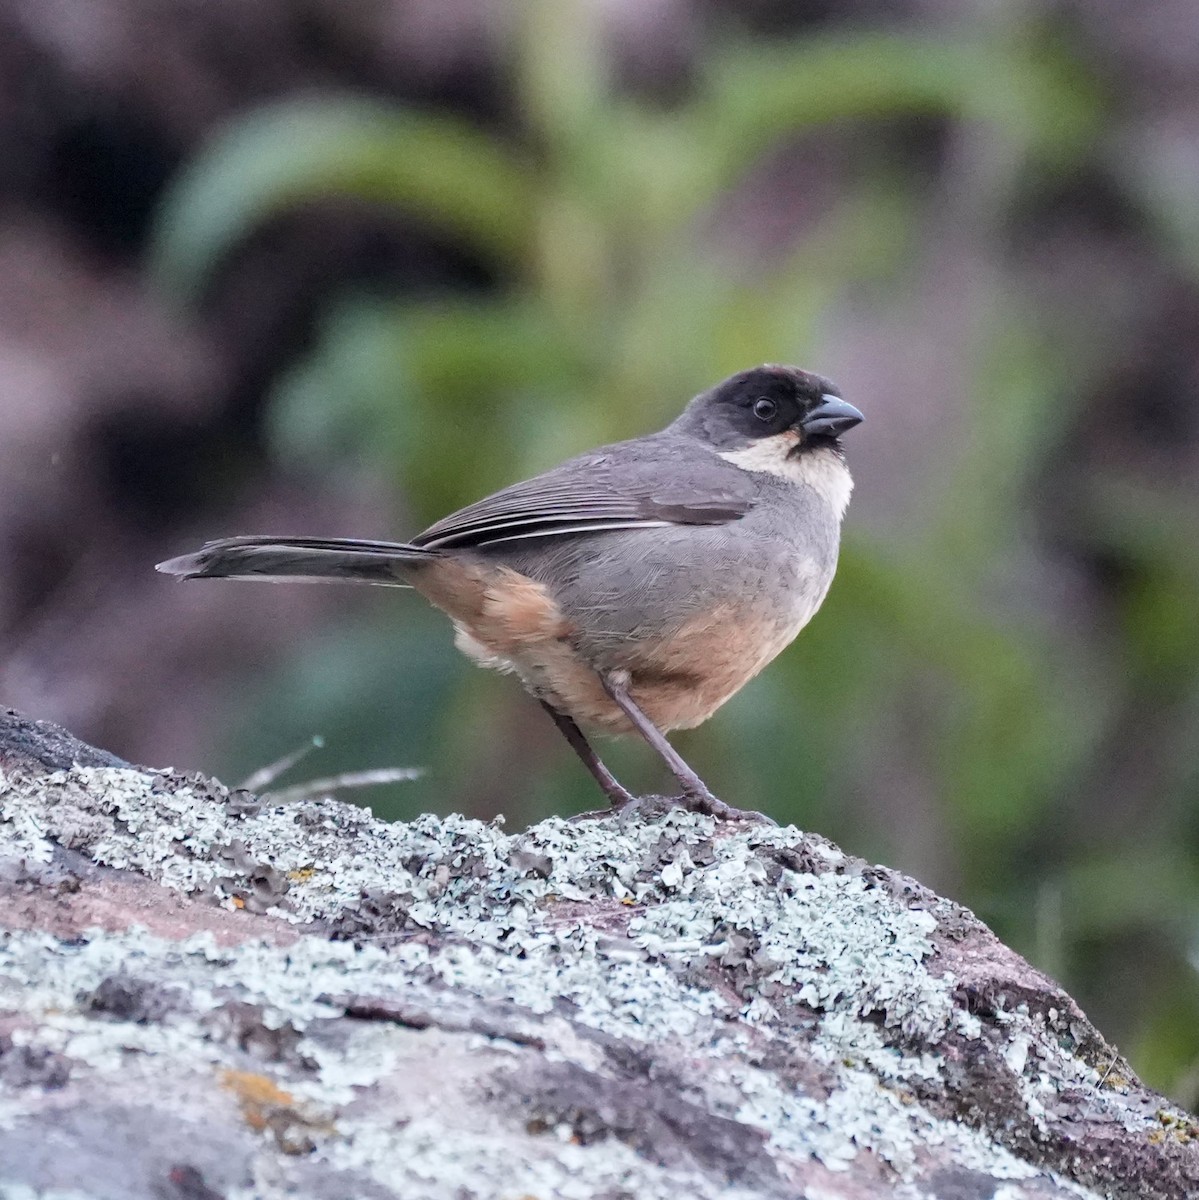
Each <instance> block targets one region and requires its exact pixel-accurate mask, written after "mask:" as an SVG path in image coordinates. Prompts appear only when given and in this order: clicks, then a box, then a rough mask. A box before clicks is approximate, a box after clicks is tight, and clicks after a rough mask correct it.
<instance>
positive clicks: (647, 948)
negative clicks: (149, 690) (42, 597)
mask: <svg viewBox="0 0 1199 1200" xmlns="http://www.w3.org/2000/svg"><path fill="white" fill-rule="evenodd" d="M0 763H5V760H4V759H3V757H0ZM55 766H57V769H54V768H55ZM0 891H2V892H3V896H2V899H3V902H4V911H5V912H6V913H7V917H0V928H2V929H3V931H2V932H0V1196H5V1197H6V1198H7V1197H8V1196H11V1195H18V1194H20V1195H24V1194H26V1193H28V1194H30V1195H49V1194H51V1193H53V1192H54V1189H58V1190H59V1191H63V1192H64V1193H65V1192H69V1191H71V1190H72V1189H74V1190H75V1191H76V1192H78V1194H80V1195H86V1196H89V1197H107V1196H110V1195H111V1196H117V1195H120V1196H122V1197H124V1196H135V1197H136V1196H142V1195H144V1196H147V1197H150V1196H153V1197H160V1196H163V1195H165V1196H168V1197H169V1196H176V1195H177V1196H179V1197H184V1196H201V1197H203V1196H208V1195H214V1196H222V1197H235V1196H236V1197H246V1198H249V1197H259V1196H261V1197H267V1196H274V1195H280V1194H283V1193H284V1192H285V1191H286V1190H287V1189H291V1190H292V1192H293V1193H295V1194H302V1195H313V1196H323V1195H330V1196H332V1195H338V1196H346V1195H355V1196H379V1197H387V1196H412V1195H420V1196H429V1197H443V1196H444V1197H447V1198H448V1197H458V1196H463V1195H479V1196H492V1195H495V1196H508V1195H511V1196H513V1197H515V1196H521V1195H545V1196H551V1195H552V1196H563V1197H571V1196H579V1197H584V1196H586V1197H591V1196H598V1195H611V1196H617V1195H636V1196H638V1197H659V1196H660V1197H664V1198H665V1197H675V1196H688V1197H692V1196H694V1197H707V1196H711V1197H717V1196H720V1197H739V1196H740V1197H746V1198H748V1197H764V1196H780V1197H781V1196H805V1197H807V1198H808V1200H835V1198H840V1197H844V1198H849V1197H857V1196H869V1197H878V1196H893V1197H896V1198H899V1197H903V1198H904V1200H918V1198H921V1197H938V1196H942V1195H943V1196H946V1197H948V1196H953V1197H964V1198H973V1197H978V1198H979V1200H982V1198H984V1197H988V1198H991V1200H994V1198H995V1197H1003V1198H1004V1200H1024V1198H1028V1200H1031V1198H1034V1197H1067V1196H1072V1197H1100V1196H1127V1197H1130V1198H1131V1197H1133V1196H1135V1197H1138V1198H1140V1197H1158V1196H1160V1197H1163V1198H1164V1197H1168V1196H1174V1195H1178V1196H1181V1195H1185V1194H1186V1191H1185V1190H1184V1191H1179V1190H1177V1189H1178V1188H1180V1187H1190V1186H1192V1184H1193V1183H1194V1181H1196V1180H1199V1161H1197V1154H1196V1149H1195V1146H1194V1145H1193V1144H1192V1141H1191V1132H1192V1130H1193V1128H1194V1127H1193V1125H1192V1124H1191V1123H1190V1119H1189V1118H1188V1117H1186V1115H1185V1114H1181V1113H1178V1112H1177V1110H1171V1109H1168V1106H1167V1107H1166V1109H1165V1111H1168V1112H1169V1113H1170V1114H1171V1120H1172V1121H1173V1122H1174V1124H1173V1125H1172V1126H1169V1127H1167V1125H1164V1124H1163V1122H1162V1120H1161V1119H1160V1116H1159V1115H1158V1114H1159V1112H1160V1111H1163V1102H1162V1101H1161V1099H1160V1097H1155V1096H1153V1095H1152V1094H1151V1093H1149V1092H1147V1091H1146V1090H1145V1089H1144V1088H1142V1087H1141V1086H1140V1085H1139V1083H1137V1081H1136V1080H1135V1078H1134V1077H1133V1076H1132V1074H1131V1072H1130V1071H1128V1069H1127V1067H1126V1065H1124V1064H1122V1063H1120V1064H1119V1068H1118V1069H1113V1065H1114V1064H1116V1063H1117V1057H1116V1056H1115V1055H1114V1052H1112V1051H1110V1050H1109V1049H1108V1048H1107V1047H1106V1046H1105V1045H1104V1043H1103V1042H1102V1039H1101V1038H1100V1037H1099V1036H1098V1034H1096V1033H1095V1031H1094V1030H1093V1028H1092V1027H1091V1026H1090V1025H1089V1024H1088V1023H1087V1022H1086V1020H1085V1017H1083V1015H1082V1014H1081V1013H1080V1012H1079V1011H1078V1009H1077V1007H1076V1006H1075V1005H1074V1004H1073V1002H1072V1001H1070V999H1069V997H1067V996H1066V995H1065V994H1064V993H1062V992H1061V991H1060V990H1059V989H1057V988H1056V987H1055V986H1054V985H1053V984H1052V983H1051V982H1050V981H1048V980H1046V979H1045V978H1044V977H1042V976H1040V975H1038V974H1037V973H1036V972H1035V971H1034V970H1033V969H1032V968H1030V967H1029V966H1028V965H1027V964H1026V963H1024V962H1023V961H1022V960H1020V959H1019V958H1018V957H1017V956H1016V955H1014V954H1012V953H1011V952H1010V951H1008V950H1006V948H1004V947H1002V946H1001V945H1000V944H999V943H998V942H997V940H996V939H995V938H994V937H993V935H991V934H990V932H989V931H987V930H986V929H985V927H983V926H982V925H980V924H979V923H978V922H977V921H976V920H975V919H974V918H973V917H972V916H971V915H970V914H969V913H967V912H965V910H963V909H961V908H960V907H958V906H956V905H954V904H952V903H951V902H949V901H946V900H942V899H940V898H938V897H936V896H934V895H933V894H932V893H930V892H928V891H927V890H926V889H923V888H921V887H920V886H919V885H918V884H915V883H914V882H912V881H910V880H906V879H904V877H902V876H899V875H897V874H895V873H893V872H889V871H886V870H885V869H883V868H876V867H869V866H867V865H866V864H864V863H862V862H861V861H860V860H856V859H852V858H850V857H848V856H846V855H844V854H843V853H841V851H839V850H838V849H836V848H835V847H833V846H831V845H830V844H829V843H828V842H826V841H825V840H824V839H821V838H819V837H816V836H813V835H810V834H804V833H801V832H799V831H798V830H796V829H794V828H783V829H779V828H773V827H768V826H759V825H736V826H733V825H727V824H721V823H719V822H716V821H714V820H713V819H712V818H710V817H706V816H700V815H696V814H692V813H688V812H684V811H682V810H678V809H675V810H671V811H667V812H665V813H664V814H663V815H661V816H658V817H656V818H644V817H628V818H625V819H621V818H619V817H609V818H600V819H593V820H586V821H574V822H571V821H564V820H561V819H557V818H554V819H550V820H547V821H544V822H542V823H540V824H538V825H536V826H534V827H532V828H531V829H529V830H526V831H523V832H518V833H512V834H509V833H507V832H506V831H505V830H504V829H503V827H502V825H501V824H499V823H491V824H487V823H483V822H479V821H473V820H469V819H466V818H463V817H459V816H447V817H433V816H423V817H420V818H418V819H417V820H415V821H413V822H410V823H407V824H386V823H383V822H380V821H377V820H375V819H374V818H373V817H372V816H371V815H370V814H369V813H368V812H366V811H364V810H362V809H359V808H355V807H353V806H350V805H346V804H342V803H339V802H336V801H333V800H323V801H306V802H302V803H297V804H290V805H279V804H271V803H267V802H262V801H259V800H257V799H256V798H254V797H250V796H248V795H246V794H245V793H236V792H234V793H230V792H229V791H227V790H226V789H225V788H223V787H222V786H221V785H220V784H218V783H216V782H214V781H212V780H208V779H204V778H202V777H196V776H192V777H184V776H180V775H177V774H174V773H170V772H151V771H143V770H139V769H135V768H130V767H125V766H121V765H104V764H100V765H91V766H78V765H71V766H66V765H59V764H55V763H51V764H46V763H42V764H40V765H37V764H31V763H30V762H29V761H28V759H27V758H26V759H22V760H21V761H19V762H17V763H16V764H15V765H14V764H13V763H12V761H11V760H10V761H8V762H7V763H5V766H4V773H3V774H2V775H0ZM14 1056H16V1057H14ZM6 1063H9V1064H12V1069H11V1070H9V1069H7V1068H6ZM19 1063H23V1064H24V1066H19V1065H18V1064H19ZM38 1063H41V1064H42V1066H41V1067H38V1066H37V1064H38ZM39 1070H40V1072H41V1073H40V1075H39ZM35 1129H37V1130H41V1131H43V1133H44V1132H45V1131H53V1132H54V1137H55V1143H56V1145H57V1146H58V1147H59V1148H60V1152H59V1153H58V1154H56V1155H55V1156H47V1155H46V1154H44V1153H42V1152H41V1151H39V1150H38V1149H37V1144H38V1139H37V1138H35V1137H34V1136H33V1131H34V1130H35ZM1163 1130H1166V1131H1167V1136H1154V1135H1161V1134H1162V1132H1163ZM1151 1139H1152V1140H1151ZM172 1180H174V1182H172ZM171 1188H174V1189H175V1190H174V1191H172V1190H170V1189H171ZM20 1189H25V1191H21V1190H20ZM188 1189H190V1190H188ZM202 1189H207V1190H206V1191H205V1190H202ZM1171 1189H1174V1190H1171Z"/></svg>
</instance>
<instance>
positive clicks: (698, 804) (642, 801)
mask: <svg viewBox="0 0 1199 1200" xmlns="http://www.w3.org/2000/svg"><path fill="white" fill-rule="evenodd" d="M626 797H627V798H622V799H620V800H619V801H616V800H614V801H613V803H612V806H611V807H610V808H598V809H594V810H592V811H590V812H582V813H576V814H575V815H574V816H573V817H571V818H570V819H571V820H572V821H594V820H598V819H600V818H602V817H617V818H618V819H619V820H621V821H627V820H629V819H630V818H638V819H640V820H653V819H655V818H657V817H664V816H666V814H667V813H669V812H671V811H672V810H673V809H676V808H682V809H685V810H686V811H687V812H694V813H702V814H704V815H705V816H709V817H715V818H716V820H718V821H731V822H738V823H741V824H749V823H753V824H765V825H774V824H776V822H775V821H774V820H772V819H771V818H770V817H768V816H767V815H766V814H765V813H760V812H754V811H752V810H748V809H744V808H734V807H733V806H732V805H731V804H726V803H725V802H724V801H723V800H721V799H719V798H718V797H716V796H714V795H712V793H711V792H709V791H708V790H707V789H706V788H705V789H704V790H703V792H694V791H687V792H684V793H683V794H682V795H679V796H634V795H633V794H632V793H626Z"/></svg>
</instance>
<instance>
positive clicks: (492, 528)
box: [156, 363, 863, 820]
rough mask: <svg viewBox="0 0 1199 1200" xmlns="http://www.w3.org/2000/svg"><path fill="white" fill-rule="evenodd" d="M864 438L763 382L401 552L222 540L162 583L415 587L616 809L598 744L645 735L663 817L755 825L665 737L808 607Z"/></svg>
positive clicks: (741, 675) (580, 460)
mask: <svg viewBox="0 0 1199 1200" xmlns="http://www.w3.org/2000/svg"><path fill="white" fill-rule="evenodd" d="M862 419H863V416H862V413H861V412H860V411H859V410H858V409H857V408H855V407H854V406H853V405H852V404H850V403H849V402H848V401H846V400H845V399H843V398H842V396H841V393H840V390H839V389H838V388H837V387H836V385H835V384H833V383H832V382H831V381H830V380H828V379H826V378H824V377H823V376H821V375H817V374H813V373H811V372H808V371H804V370H801V369H799V368H798V367H793V366H786V365H779V364H771V363H768V364H765V365H762V366H757V367H753V368H750V369H748V370H744V371H740V372H738V373H737V374H735V375H732V376H730V377H729V378H727V379H725V380H723V381H721V382H720V383H717V384H716V385H715V386H713V387H711V388H709V389H707V390H706V391H703V392H701V393H699V394H698V395H697V396H695V397H694V398H693V399H692V400H691V401H690V402H689V403H688V404H687V405H686V407H685V408H684V409H683V412H682V414H681V415H680V416H679V417H678V418H677V419H676V420H674V421H673V422H671V423H670V424H669V425H667V426H666V427H665V428H664V429H661V430H659V431H658V432H656V433H650V434H648V435H644V436H641V437H637V438H633V439H631V440H629V441H623V442H617V443H614V444H612V445H607V446H601V447H599V448H597V449H595V450H590V451H588V452H586V453H583V454H579V455H577V456H576V457H574V458H570V459H568V460H567V461H565V462H563V463H561V464H560V465H559V466H557V467H554V468H552V469H550V470H548V471H545V472H544V473H543V474H540V475H536V476H535V477H533V478H531V479H528V480H525V481H524V482H520V483H515V484H512V485H511V486H509V487H505V488H503V489H501V490H500V491H498V492H495V493H494V494H492V495H489V496H486V497H485V498H483V499H481V500H478V501H476V502H475V503H473V504H469V505H467V506H466V507H465V508H461V509H459V510H458V511H456V512H454V513H451V514H450V515H449V516H447V517H443V518H442V519H441V520H439V521H437V522H435V523H434V524H433V525H430V526H429V528H428V529H426V530H425V531H424V532H423V533H419V534H417V535H416V536H415V537H413V538H412V539H411V540H409V541H407V542H386V541H362V540H357V539H349V538H318V537H278V536H275V537H267V536H238V537H228V538H222V539H220V540H217V541H211V542H208V543H207V544H205V545H204V546H203V547H201V549H199V550H198V551H196V552H194V553H191V554H185V555H182V556H181V557H178V558H172V559H169V560H168V561H166V562H162V563H159V564H157V568H156V569H157V570H158V571H160V572H163V573H165V574H167V575H172V576H177V577H179V578H183V579H198V578H227V579H250V580H258V579H272V580H305V581H307V580H326V581H340V582H348V583H363V584H380V585H385V586H399V587H410V588H414V589H415V590H416V591H417V592H419V593H420V594H421V595H422V596H424V598H425V599H426V600H428V601H429V602H431V603H432V604H433V605H435V606H436V607H437V608H439V609H440V610H441V611H442V612H444V613H445V614H446V615H447V616H448V617H449V618H450V620H451V622H452V623H453V626H454V638H455V644H456V646H457V647H458V649H459V650H461V651H462V652H463V653H464V654H466V656H467V657H468V658H470V659H472V660H473V661H474V662H475V663H477V664H478V665H480V666H483V667H488V668H493V669H497V670H499V671H503V672H507V673H511V674H514V675H516V676H517V678H518V679H519V681H520V682H521V683H522V684H523V685H524V687H525V689H526V690H527V691H528V692H529V693H530V694H531V695H532V696H533V697H534V698H535V699H536V700H537V701H538V702H539V703H540V704H541V706H542V707H543V708H544V709H545V710H546V712H547V713H548V714H549V716H550V717H551V718H552V719H553V721H554V724H555V725H556V726H557V727H558V729H559V730H560V731H561V733H562V734H563V735H564V736H565V738H566V740H567V742H568V743H569V744H570V746H571V747H572V748H573V750H574V751H575V752H576V754H578V756H579V758H580V759H581V760H582V762H583V764H584V766H585V767H586V768H587V770H588V771H589V772H590V773H591V775H592V776H593V777H594V779H595V781H596V783H597V784H598V785H599V787H600V789H601V790H602V791H603V793H604V795H605V796H606V798H607V800H608V805H609V810H624V809H627V808H628V807H629V806H631V805H635V804H637V803H638V802H639V799H640V798H639V797H636V796H634V795H633V794H632V793H631V792H629V791H628V790H627V789H626V788H625V787H624V786H623V785H622V784H621V783H620V782H619V781H618V780H617V779H616V777H615V776H614V775H613V773H612V772H611V771H610V770H609V769H608V767H607V766H605V764H604V762H603V761H602V759H601V758H600V757H599V755H598V754H597V753H596V752H595V750H594V749H593V747H592V745H591V742H590V741H589V740H588V739H589V736H590V735H591V734H593V733H597V732H598V733H609V734H629V733H635V734H639V735H640V736H641V737H642V738H643V739H644V740H645V742H646V743H648V744H649V746H651V747H652V748H653V749H654V750H655V751H656V752H657V754H658V755H659V756H660V758H661V759H662V761H663V762H664V763H665V765H666V766H667V767H668V768H669V770H670V772H671V773H672V774H673V775H674V777H675V778H676V780H677V781H678V784H679V787H680V789H681V794H680V795H679V796H677V797H673V798H671V801H670V802H671V803H674V804H678V805H680V806H682V807H685V808H687V809H690V810H692V811H695V812H702V813H707V814H710V815H712V816H714V817H717V818H723V819H727V820H744V819H751V818H757V817H758V816H759V814H749V813H745V812H742V811H741V810H740V809H736V808H734V807H733V806H731V805H728V804H726V803H725V802H724V801H722V800H720V799H719V798H718V797H716V796H715V795H714V794H713V793H712V792H711V791H710V789H709V788H708V787H707V785H706V784H705V783H704V782H703V780H702V779H700V777H699V775H698V774H696V772H695V771H694V770H693V769H692V768H691V767H690V766H689V765H688V764H687V762H686V761H685V760H684V759H683V758H682V756H681V755H680V754H679V753H678V752H677V751H676V750H675V748H674V747H673V746H672V745H671V743H670V742H669V741H668V740H667V738H666V736H665V735H666V733H668V732H670V731H671V730H675V729H687V728H691V727H694V726H696V725H699V724H701V723H702V722H703V721H706V720H707V719H708V718H709V717H710V716H711V715H712V714H713V713H714V712H716V710H717V709H718V708H720V706H721V705H722V704H724V703H725V701H727V700H728V699H730V697H732V696H733V695H735V694H736V693H737V692H738V691H740V689H741V688H742V687H743V686H744V685H745V684H746V683H748V682H749V681H750V680H751V679H752V678H753V677H754V676H755V675H757V674H758V672H759V671H761V670H762V668H763V667H765V666H766V665H767V664H768V663H769V662H770V661H771V660H772V659H774V658H775V657H776V656H777V655H778V654H779V653H780V652H781V651H782V650H783V649H785V648H786V647H787V646H788V645H789V644H790V643H791V641H792V640H793V639H794V638H795V637H796V635H797V634H798V633H799V632H800V630H801V629H803V627H804V626H805V625H806V624H807V623H808V622H809V621H810V620H811V618H812V616H813V615H814V614H815V613H816V611H817V609H818V608H819V607H820V605H821V603H822V602H823V600H824V598H825V595H826V594H827V592H828V590H829V586H830V584H831V583H832V580H833V575H834V572H835V570H836V565H837V555H838V549H839V544H840V532H841V523H842V518H843V517H844V515H845V510H846V507H847V506H848V504H849V499H850V494H851V492H852V490H853V480H852V477H851V475H850V472H849V469H848V467H847V465H846V459H845V451H844V447H843V445H842V442H841V437H842V435H843V434H844V433H846V432H847V431H848V430H850V429H852V428H853V427H854V426H856V425H858V424H859V423H860V422H861V421H862ZM584 731H586V732H584Z"/></svg>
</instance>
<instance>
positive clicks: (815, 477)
mask: <svg viewBox="0 0 1199 1200" xmlns="http://www.w3.org/2000/svg"><path fill="white" fill-rule="evenodd" d="M797 441H798V435H797V434H795V433H793V432H792V431H790V430H788V431H787V432H785V433H778V434H775V435H774V437H768V438H760V439H759V440H758V441H756V442H754V444H753V445H752V446H746V447H745V449H744V450H726V451H724V452H722V453H721V455H720V457H721V458H723V459H724V460H725V462H731V463H733V464H734V465H735V466H738V467H740V468H741V469H742V470H744V471H761V472H763V473H765V474H767V475H773V476H775V477H776V478H777V479H784V480H786V481H787V482H788V483H793V484H802V485H803V486H805V487H810V488H811V489H812V490H813V491H814V492H815V493H816V494H817V495H818V496H821V497H822V498H823V499H824V500H825V501H826V502H827V503H828V505H829V507H830V508H831V509H832V510H833V512H834V513H836V514H837V520H838V521H839V520H841V518H842V517H844V516H845V510H846V509H847V508H848V507H849V497H850V495H851V494H852V492H853V477H852V476H851V475H850V473H849V468H848V467H847V466H846V465H845V460H844V459H843V458H842V457H841V456H840V455H839V454H838V453H837V452H836V451H835V450H833V449H831V448H823V447H822V448H820V449H815V450H809V451H808V452H806V453H805V454H797V455H792V453H791V451H792V450H793V449H794V448H795V444H796V442H797Z"/></svg>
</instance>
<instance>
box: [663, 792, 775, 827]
mask: <svg viewBox="0 0 1199 1200" xmlns="http://www.w3.org/2000/svg"><path fill="white" fill-rule="evenodd" d="M675 803H676V804H678V805H679V806H680V807H682V808H686V809H687V810H688V811H689V812H694V813H704V814H705V815H707V816H709V817H715V818H716V819H717V820H718V821H736V822H741V823H750V822H753V823H756V824H765V825H775V824H777V822H776V821H775V820H773V818H771V817H768V816H767V815H766V814H765V813H760V812H755V811H754V810H753V809H746V808H734V807H733V806H732V805H731V804H726V803H725V802H724V801H723V800H721V799H720V798H719V797H718V796H714V795H713V794H712V793H711V792H710V791H708V789H707V788H702V789H700V788H688V789H687V790H686V791H684V792H683V794H682V795H681V796H678V797H675Z"/></svg>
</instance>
